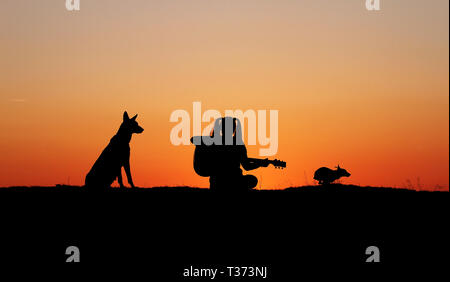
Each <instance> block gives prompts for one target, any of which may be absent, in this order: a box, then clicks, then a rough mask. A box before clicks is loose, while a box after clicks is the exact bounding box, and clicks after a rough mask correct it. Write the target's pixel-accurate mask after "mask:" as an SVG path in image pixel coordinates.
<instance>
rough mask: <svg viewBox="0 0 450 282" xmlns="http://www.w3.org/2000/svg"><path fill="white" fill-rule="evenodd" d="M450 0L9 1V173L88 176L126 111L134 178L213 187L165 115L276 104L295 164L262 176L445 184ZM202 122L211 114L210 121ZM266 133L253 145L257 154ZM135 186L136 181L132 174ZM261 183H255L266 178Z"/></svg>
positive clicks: (0, 26) (0, 69)
mask: <svg viewBox="0 0 450 282" xmlns="http://www.w3.org/2000/svg"><path fill="white" fill-rule="evenodd" d="M448 11H449V2H448V1H447V0H433V1H425V0H397V1H382V9H381V11H367V10H366V9H365V1H363V0H351V1H347V0H337V1H325V0H316V1H294V0H277V1H269V0H241V1H209V0H208V1H207V0H201V1H200V0H192V1H185V0H178V1H175V0H167V1H162V0H161V1H147V0H146V1H144V0H136V1H118V0H109V1H83V0H81V10H80V11H76V12H75V11H74V12H69V11H67V10H66V9H65V5H64V1H24V0H6V1H2V3H1V4H0V42H1V44H0V54H1V55H0V57H1V60H0V112H1V118H0V132H1V138H0V156H1V161H0V187H2V186H17V185H55V184H58V183H60V184H71V185H82V184H83V183H84V177H85V175H86V173H87V172H88V171H89V169H90V167H91V166H92V164H93V163H94V161H95V160H96V158H97V157H98V155H99V154H100V152H101V150H103V148H104V147H105V146H106V145H107V143H108V142H109V139H110V138H111V137H112V136H113V135H114V134H115V133H116V131H117V129H118V128H119V125H120V122H121V119H122V113H123V111H124V110H127V111H128V113H129V114H130V115H134V114H136V113H137V114H139V116H138V119H137V120H138V122H139V124H140V125H141V126H142V127H143V128H144V129H145V131H144V133H143V134H141V135H135V136H133V139H132V141H131V169H132V174H133V178H134V183H135V184H136V186H141V187H152V186H166V185H167V186H175V185H189V186H199V187H207V186H208V185H209V182H208V179H207V178H203V177H200V176H198V175H196V174H195V172H194V170H193V167H192V157H193V152H194V148H193V146H174V145H172V144H171V142H170V139H169V137H170V131H171V129H172V127H173V126H174V125H175V124H174V123H171V122H170V121H169V117H170V114H171V113H172V112H173V111H174V110H177V109H184V110H186V111H188V112H189V113H190V114H191V115H192V103H193V102H195V101H200V102H201V103H202V108H203V110H207V109H215V110H218V111H220V112H224V111H225V110H235V109H241V110H243V111H245V110H249V109H250V110H255V111H256V110H271V109H272V110H278V111H279V117H278V119H279V132H278V152H277V154H276V156H274V157H273V158H278V159H282V160H284V161H286V162H287V165H288V168H287V169H286V170H275V169H273V168H271V167H269V168H260V169H257V170H255V171H252V172H251V173H252V174H254V175H255V176H257V177H258V179H259V181H260V184H258V188H259V187H261V188H262V189H278V188H285V187H290V186H299V185H307V184H313V183H314V182H313V179H312V177H313V173H314V171H315V169H317V168H319V167H321V166H328V167H334V166H336V165H338V164H340V165H341V166H342V167H344V168H346V169H347V170H348V171H349V172H350V173H351V174H352V175H351V177H350V178H346V179H343V183H346V184H356V185H364V186H366V185H367V186H390V187H413V188H415V189H431V190H433V189H434V190H445V189H446V190H448V185H449V172H448V171H449V65H448V64H449V12H448ZM206 125H207V123H204V124H203V126H206ZM259 148H260V146H248V152H249V156H251V157H252V156H253V157H258V154H257V152H258V150H259ZM125 183H126V185H127V182H126V181H125ZM259 185H260V186H259Z"/></svg>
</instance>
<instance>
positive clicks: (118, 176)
mask: <svg viewBox="0 0 450 282" xmlns="http://www.w3.org/2000/svg"><path fill="white" fill-rule="evenodd" d="M117 182H119V186H120V188H124V186H123V181H122V168H120V169H119V175H117Z"/></svg>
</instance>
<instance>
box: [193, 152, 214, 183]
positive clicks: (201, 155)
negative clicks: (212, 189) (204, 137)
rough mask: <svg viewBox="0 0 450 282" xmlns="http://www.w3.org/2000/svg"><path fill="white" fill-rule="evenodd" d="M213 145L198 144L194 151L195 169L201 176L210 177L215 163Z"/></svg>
mask: <svg viewBox="0 0 450 282" xmlns="http://www.w3.org/2000/svg"><path fill="white" fill-rule="evenodd" d="M210 147H211V146H206V145H196V146H195V151H194V170H195V173H197V174H198V175H200V176H203V177H209V176H211V174H212V167H213V165H214V154H211V153H212V149H211V148H210Z"/></svg>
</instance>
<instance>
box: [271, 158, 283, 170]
mask: <svg viewBox="0 0 450 282" xmlns="http://www.w3.org/2000/svg"><path fill="white" fill-rule="evenodd" d="M270 163H271V164H272V165H273V166H274V167H275V168H280V169H285V168H286V162H284V161H281V160H278V159H275V160H272V161H270Z"/></svg>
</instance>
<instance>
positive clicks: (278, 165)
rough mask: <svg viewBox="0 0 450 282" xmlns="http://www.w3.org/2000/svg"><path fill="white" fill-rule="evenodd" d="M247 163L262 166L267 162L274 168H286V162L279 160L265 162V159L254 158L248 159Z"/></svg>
mask: <svg viewBox="0 0 450 282" xmlns="http://www.w3.org/2000/svg"><path fill="white" fill-rule="evenodd" d="M248 160H249V161H251V162H254V163H259V164H263V163H264V162H268V163H269V164H271V165H273V166H274V167H275V168H280V169H285V168H286V162H284V161H281V160H277V159H275V160H266V159H255V158H248Z"/></svg>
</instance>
